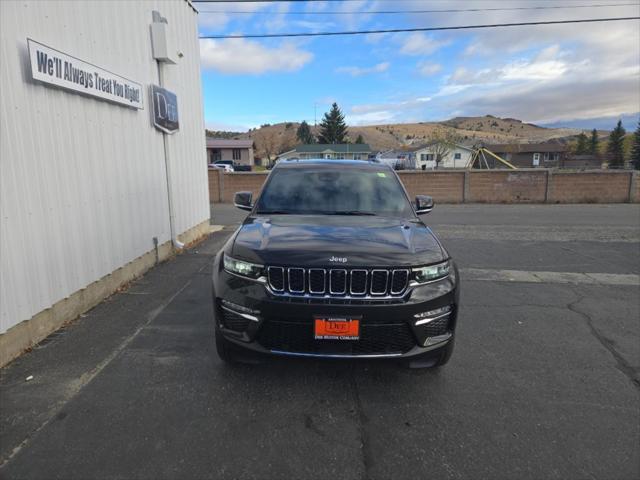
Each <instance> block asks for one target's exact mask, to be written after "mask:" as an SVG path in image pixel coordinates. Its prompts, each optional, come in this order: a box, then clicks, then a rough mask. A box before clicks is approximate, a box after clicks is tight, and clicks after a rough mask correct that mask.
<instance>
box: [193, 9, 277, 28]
mask: <svg viewBox="0 0 640 480" xmlns="http://www.w3.org/2000/svg"><path fill="white" fill-rule="evenodd" d="M209 5H210V6H214V7H215V8H213V9H212V8H209ZM209 5H207V6H205V7H204V8H201V7H200V6H199V8H198V11H199V13H198V26H199V27H200V31H201V32H202V33H207V32H210V31H211V30H214V29H215V30H220V29H221V28H223V27H224V26H226V25H227V23H229V22H230V21H231V19H232V18H233V14H230V13H225V12H228V11H240V12H246V13H254V12H257V11H259V10H262V9H264V8H267V7H268V6H269V3H267V2H255V3H253V2H252V3H247V2H238V3H211V4H209ZM251 17H253V15H246V14H243V15H241V16H240V18H241V19H242V20H250V19H251Z"/></svg>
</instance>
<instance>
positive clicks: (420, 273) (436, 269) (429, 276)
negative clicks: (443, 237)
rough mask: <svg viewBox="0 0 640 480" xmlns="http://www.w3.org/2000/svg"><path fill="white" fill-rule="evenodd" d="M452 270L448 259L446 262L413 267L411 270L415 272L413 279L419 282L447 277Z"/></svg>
mask: <svg viewBox="0 0 640 480" xmlns="http://www.w3.org/2000/svg"><path fill="white" fill-rule="evenodd" d="M450 270H451V262H449V260H447V261H446V262H442V263H438V264H437V265H429V266H428V267H420V268H413V269H412V270H411V272H412V273H413V280H415V281H416V282H417V283H427V282H432V281H433V280H437V279H439V278H444V277H446V276H447V275H449V271H450Z"/></svg>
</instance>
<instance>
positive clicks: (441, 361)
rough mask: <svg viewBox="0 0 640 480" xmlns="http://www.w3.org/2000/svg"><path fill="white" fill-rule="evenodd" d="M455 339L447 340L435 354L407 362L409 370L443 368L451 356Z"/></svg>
mask: <svg viewBox="0 0 640 480" xmlns="http://www.w3.org/2000/svg"><path fill="white" fill-rule="evenodd" d="M454 343H455V338H452V339H451V340H449V343H447V344H446V345H445V346H444V347H441V348H439V349H438V350H437V353H436V352H432V353H431V354H430V355H428V356H427V355H425V357H423V358H416V359H413V360H410V361H409V364H408V367H409V368H432V369H438V368H439V367H443V366H444V365H446V364H447V362H449V359H450V358H451V355H453V347H454Z"/></svg>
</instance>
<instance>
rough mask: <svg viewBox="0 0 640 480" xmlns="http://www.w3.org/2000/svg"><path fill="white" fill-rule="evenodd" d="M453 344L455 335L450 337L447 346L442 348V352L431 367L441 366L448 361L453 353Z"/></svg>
mask: <svg viewBox="0 0 640 480" xmlns="http://www.w3.org/2000/svg"><path fill="white" fill-rule="evenodd" d="M454 346H455V337H454V338H452V339H451V341H450V342H449V343H448V344H447V346H446V347H445V348H443V349H442V354H441V355H440V358H439V359H438V360H437V361H436V363H435V365H434V366H433V368H439V367H443V366H445V365H446V364H447V363H448V362H449V359H450V358H451V355H453V347H454Z"/></svg>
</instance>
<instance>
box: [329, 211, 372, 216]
mask: <svg viewBox="0 0 640 480" xmlns="http://www.w3.org/2000/svg"><path fill="white" fill-rule="evenodd" d="M324 213H326V214H327V215H363V216H375V215H376V214H375V213H373V212H363V211H360V210H342V211H340V210H338V211H335V212H324Z"/></svg>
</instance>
